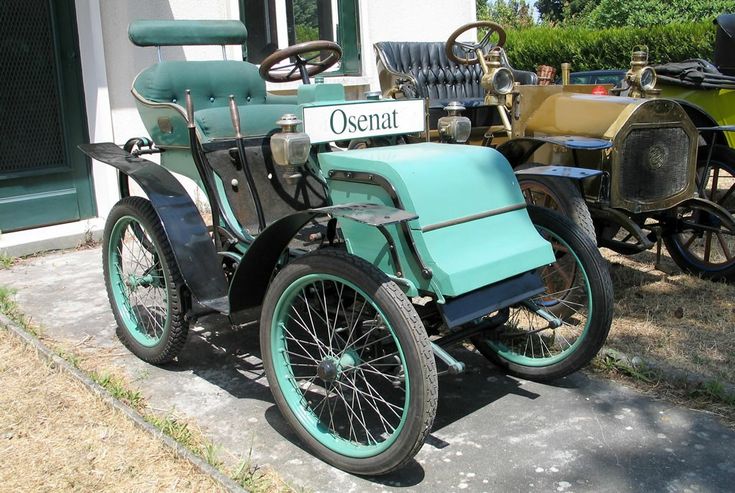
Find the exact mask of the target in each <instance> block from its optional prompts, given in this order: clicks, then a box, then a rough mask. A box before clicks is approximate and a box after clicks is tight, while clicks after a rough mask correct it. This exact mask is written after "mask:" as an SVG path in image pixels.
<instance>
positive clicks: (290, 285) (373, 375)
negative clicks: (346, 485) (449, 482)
mask: <svg viewBox="0 0 735 493" xmlns="http://www.w3.org/2000/svg"><path fill="white" fill-rule="evenodd" d="M332 253H334V252H332ZM322 257H326V258H329V257H332V258H329V260H330V261H331V264H333V267H332V269H315V268H314V267H316V265H315V264H321V262H320V261H322V260H323V259H322ZM343 257H344V256H336V255H333V254H330V255H326V254H312V255H308V256H306V257H304V258H303V259H299V260H297V261H295V262H294V263H292V264H290V265H289V266H287V268H285V269H284V270H283V271H282V272H281V273H279V275H278V276H277V277H276V280H275V281H274V284H276V286H275V288H274V289H276V290H277V292H278V298H277V300H276V299H274V300H273V301H274V303H273V307H272V313H271V303H272V302H271V300H270V298H271V296H270V295H271V294H272V292H271V291H269V294H268V295H266V297H267V299H266V301H265V302H264V314H265V313H268V315H267V316H266V319H267V325H265V324H264V325H262V326H261V331H262V332H261V344H263V342H265V341H267V345H266V347H265V350H264V353H263V354H264V364H265V366H266V371H267V374H268V380H269V383H270V384H271V387H272V389H273V391H274V395H275V396H276V399H277V402H278V404H279V407H281V410H282V412H284V414H285V415H286V417H287V418H289V421H290V422H291V423H292V424H293V425H295V426H294V428H295V429H296V431H297V432H298V433H299V434H300V435H301V436H302V438H304V439H305V441H306V442H307V444H309V445H310V446H311V447H312V448H314V449H315V451H316V452H317V455H320V456H321V457H322V458H324V459H325V460H327V461H329V462H331V463H335V465H338V467H341V468H343V469H347V470H351V471H353V472H362V473H381V472H386V470H390V469H393V468H396V467H398V465H400V464H403V463H405V461H407V460H408V459H410V458H411V457H412V456H413V454H415V451H418V447H420V445H421V443H423V438H424V436H425V432H426V431H427V430H422V429H421V428H420V427H419V428H417V427H415V426H414V424H413V422H414V421H415V419H414V416H415V415H416V413H417V412H418V413H419V415H422V416H424V418H428V416H429V415H430V418H431V419H432V420H433V413H434V411H433V405H431V399H430V398H429V396H428V395H427V392H426V390H425V389H428V388H431V387H432V386H434V385H435V383H436V382H435V379H436V370H435V368H434V366H433V365H434V362H433V359H431V358H432V357H433V356H431V351H430V349H429V352H428V353H427V352H426V351H421V350H419V348H417V347H415V346H414V342H415V338H416V337H417V336H421V335H422V334H420V333H418V331H409V330H407V329H408V326H407V324H405V323H404V322H403V321H402V320H401V318H403V317H400V316H398V317H396V316H394V315H399V314H397V313H395V311H396V310H398V311H400V312H404V313H403V314H404V315H405V314H406V313H405V312H407V311H408V308H410V312H409V313H408V315H409V316H412V315H414V314H415V312H414V311H413V307H411V305H410V303H409V304H402V305H401V306H397V305H392V304H390V303H385V301H384V300H381V298H383V297H382V296H381V295H382V293H377V294H378V296H376V294H375V290H374V289H368V287H366V286H363V285H364V284H365V283H359V282H357V279H359V278H357V279H355V278H352V277H351V276H349V275H340V274H338V273H335V269H334V264H336V268H337V270H339V267H340V264H341V263H342V262H340V261H341V260H342V259H343ZM335 260H336V261H335ZM366 265H368V266H369V267H371V268H372V269H374V267H372V266H370V265H369V264H366ZM348 266H349V267H348ZM289 267H292V269H289ZM305 267H306V268H305ZM344 267H346V269H345V270H346V271H347V273H348V274H349V273H350V271H351V270H352V269H353V268H354V265H352V264H347V265H345V266H344ZM378 272H379V271H378ZM297 273H298V274H297ZM362 277H364V274H362ZM279 281H282V282H283V283H282V284H281V283H280V282H279ZM388 282H389V283H390V281H388ZM384 283H385V280H384V279H381V285H380V286H379V287H378V291H380V290H381V289H383V288H384V287H385V286H382V284H384ZM368 293H370V294H368ZM400 294H401V295H402V294H403V293H402V292H400ZM393 295H397V293H396V292H392V295H391V297H393ZM404 297H405V296H404ZM406 301H407V300H406ZM266 309H267V310H268V311H267V312H266ZM414 327H418V326H416V325H414ZM423 336H424V337H425V333H424V334H423ZM427 347H429V346H428V342H427ZM424 356H426V358H424ZM416 363H418V365H417V364H416ZM432 375H433V376H432ZM432 379H433V384H432ZM434 392H435V388H434ZM427 405H428V406H427ZM434 405H435V404H434ZM417 406H418V409H417V408H416V407H417Z"/></svg>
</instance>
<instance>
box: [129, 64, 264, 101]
mask: <svg viewBox="0 0 735 493" xmlns="http://www.w3.org/2000/svg"><path fill="white" fill-rule="evenodd" d="M133 89H134V90H135V91H136V92H137V93H138V94H139V95H140V96H141V97H142V98H143V99H145V100H148V101H151V102H154V103H176V104H178V105H180V106H182V107H183V106H184V105H185V95H186V92H185V91H186V90H187V89H189V90H191V96H192V100H193V102H194V109H195V110H203V109H207V108H220V107H226V106H228V104H229V96H230V94H233V95H234V96H235V100H236V101H237V102H238V104H265V102H266V91H265V81H264V80H263V79H261V77H260V74H259V73H258V67H257V66H256V65H253V64H252V63H248V62H241V61H235V60H214V61H178V60H177V61H164V62H160V63H157V64H155V65H153V66H152V67H149V68H147V69H145V70H143V71H142V72H141V73H140V74H138V76H137V77H136V78H135V82H134V83H133Z"/></svg>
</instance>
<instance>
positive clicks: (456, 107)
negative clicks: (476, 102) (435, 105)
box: [436, 101, 472, 144]
mask: <svg viewBox="0 0 735 493" xmlns="http://www.w3.org/2000/svg"><path fill="white" fill-rule="evenodd" d="M464 109H465V108H464V106H462V104H461V103H459V102H458V101H452V102H451V103H449V104H448V105H447V106H445V107H444V110H445V111H446V112H447V116H443V117H441V118H439V121H438V122H437V127H436V128H437V130H439V136H440V138H441V140H442V142H449V143H452V144H454V143H457V144H464V143H465V142H467V139H469V138H470V132H471V131H472V122H470V119H469V118H467V117H466V116H462V112H463V111H464Z"/></svg>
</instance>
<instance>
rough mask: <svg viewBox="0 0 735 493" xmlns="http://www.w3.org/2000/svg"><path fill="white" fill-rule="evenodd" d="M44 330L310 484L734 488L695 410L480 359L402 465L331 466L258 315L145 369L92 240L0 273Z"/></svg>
mask: <svg viewBox="0 0 735 493" xmlns="http://www.w3.org/2000/svg"><path fill="white" fill-rule="evenodd" d="M0 285H2V286H11V287H13V288H15V289H17V295H16V300H17V302H18V305H19V306H20V308H21V310H22V311H23V312H24V313H25V314H26V315H29V316H31V317H32V318H33V320H34V321H35V322H37V323H39V324H41V325H42V326H43V327H44V329H45V334H46V336H47V337H49V338H51V339H54V340H57V341H63V342H66V343H71V344H78V347H79V348H81V349H83V350H84V351H85V354H88V355H91V356H95V357H99V358H106V359H107V360H108V361H111V362H114V364H115V365H116V366H117V367H119V369H120V370H121V371H123V372H124V373H125V374H127V376H128V377H129V378H130V379H131V380H132V381H134V382H135V383H136V385H138V386H139V387H140V390H141V391H142V393H143V394H144V396H145V398H146V400H147V402H148V404H149V405H150V407H151V408H152V409H154V410H156V411H157V412H162V413H165V412H173V413H174V414H175V415H176V416H179V417H182V418H184V419H186V420H189V421H191V422H193V423H196V424H197V425H198V426H199V427H200V428H201V430H202V431H203V432H204V434H205V435H206V436H207V437H208V438H209V439H211V440H212V441H213V442H215V443H216V444H217V445H219V446H220V447H221V449H220V450H221V451H220V455H221V457H222V458H223V459H224V460H227V461H232V462H236V461H239V460H240V459H243V458H247V457H248V456H249V455H252V460H253V462H254V463H256V464H259V465H269V466H271V467H273V468H274V469H275V470H276V471H277V472H278V473H279V474H280V475H281V476H282V477H283V478H284V479H285V480H286V481H288V482H289V483H291V484H293V485H294V486H297V487H304V488H306V489H308V490H312V491H340V492H352V491H450V490H465V491H503V492H506V491H561V492H573V491H574V492H580V491H596V492H597V491H610V492H612V491H615V492H624V491H631V492H633V491H696V492H709V491H712V492H714V491H732V488H733V480H735V432H733V431H731V430H729V429H728V428H726V427H724V426H723V425H722V424H720V423H719V422H718V421H717V420H716V419H715V418H713V417H711V416H710V415H708V414H706V413H702V412H695V411H691V410H688V409H684V408H680V407H676V406H674V405H672V404H670V403H668V402H664V401H657V400H654V399H651V398H649V397H647V396H644V395H642V394H640V393H638V392H636V391H634V390H631V389H629V388H626V387H624V386H621V385H619V384H616V383H614V382H609V381H606V380H603V379H599V378H596V377H592V376H589V375H587V374H585V373H577V374H575V375H573V376H572V377H569V378H566V379H563V380H561V381H560V382H558V383H557V384H556V385H554V386H550V385H540V384H536V383H533V382H525V381H520V380H517V379H514V378H510V377H506V376H504V375H502V374H501V373H499V372H498V371H496V370H495V369H494V368H493V367H492V366H491V365H489V364H488V363H487V362H486V361H485V360H484V358H482V357H481V356H479V355H477V354H475V353H470V352H469V351H467V350H465V349H462V348H460V349H457V350H456V351H455V354H456V355H457V356H459V357H461V359H462V360H464V361H465V362H466V363H467V367H468V371H467V373H465V374H463V375H459V376H456V377H446V376H445V377H441V378H440V394H439V409H438V414H437V418H436V422H435V424H434V429H433V431H432V433H431V435H430V437H429V439H428V441H427V443H426V444H425V445H424V447H423V448H422V449H421V451H420V452H419V454H418V455H417V456H416V460H415V461H413V462H412V463H411V464H409V466H408V467H407V468H405V469H403V470H401V471H399V472H397V473H394V474H392V475H389V476H386V477H381V478H361V477H356V476H352V475H350V474H347V473H344V472H342V471H339V470H336V469H334V468H332V467H330V466H328V465H326V464H324V463H322V462H321V461H319V460H317V459H315V458H314V457H312V456H311V455H310V454H309V453H308V452H307V451H305V450H304V449H302V448H301V446H300V444H299V443H298V441H297V440H296V438H295V436H294V435H293V433H292V432H291V431H290V430H289V429H288V427H287V426H286V424H285V422H284V421H283V419H282V418H281V416H280V413H279V411H278V409H277V408H276V406H275V404H274V403H273V399H272V397H271V394H270V391H269V389H268V384H267V381H266V379H265V375H264V372H263V367H262V364H261V361H260V354H259V347H258V337H257V324H255V323H253V324H250V325H245V326H241V327H237V328H232V327H230V325H229V324H228V323H227V320H226V319H223V318H222V317H218V316H211V317H207V318H206V319H202V320H200V322H199V324H198V325H197V327H195V328H194V329H193V330H192V331H191V333H190V337H189V342H188V343H187V346H186V347H185V348H184V350H183V352H182V354H181V356H180V358H179V361H178V362H177V363H175V364H171V365H168V366H166V367H154V366H150V365H148V364H146V363H143V362H142V361H140V360H138V359H137V358H135V357H134V356H133V355H132V354H129V353H128V352H127V351H126V350H125V349H124V348H123V347H122V345H121V344H120V343H119V342H118V341H117V339H116V338H115V330H114V327H115V322H114V319H113V316H112V313H111V311H110V308H109V305H108V303H107V298H106V294H105V288H104V283H103V279H102V268H101V253H100V249H99V248H96V249H89V250H79V251H72V252H68V253H57V254H53V255H48V256H45V257H39V258H34V259H28V260H24V261H22V262H21V263H19V264H18V265H15V266H14V267H13V268H12V269H9V270H0Z"/></svg>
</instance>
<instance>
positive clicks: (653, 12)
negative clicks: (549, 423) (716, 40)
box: [584, 0, 735, 29]
mask: <svg viewBox="0 0 735 493" xmlns="http://www.w3.org/2000/svg"><path fill="white" fill-rule="evenodd" d="M725 12H728V13H729V12H735V0H667V1H665V2H662V1H661V0H636V1H634V2H621V1H620V0H600V1H599V3H598V4H597V6H596V7H595V8H594V9H592V10H591V11H590V12H589V13H588V14H587V17H586V19H585V22H584V24H585V25H586V26H587V27H590V28H600V29H601V28H607V27H623V26H632V27H651V26H660V25H664V24H671V23H685V22H699V21H710V22H711V21H712V20H713V19H714V18H715V17H717V16H718V15H720V14H722V13H725Z"/></svg>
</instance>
